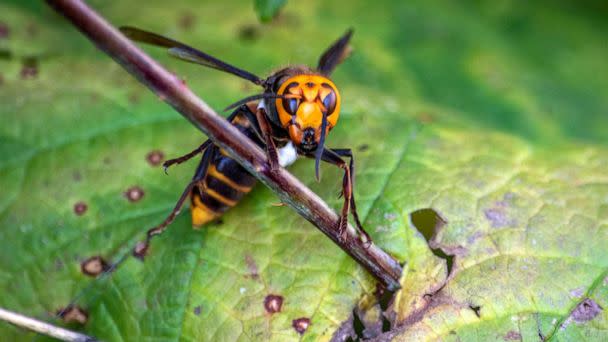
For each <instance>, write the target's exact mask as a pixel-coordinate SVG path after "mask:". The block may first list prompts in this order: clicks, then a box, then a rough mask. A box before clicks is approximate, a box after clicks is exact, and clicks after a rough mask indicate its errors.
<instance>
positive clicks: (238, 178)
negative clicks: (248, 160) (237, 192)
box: [213, 153, 256, 188]
mask: <svg viewBox="0 0 608 342" xmlns="http://www.w3.org/2000/svg"><path fill="white" fill-rule="evenodd" d="M213 164H214V165H215V168H216V169H217V171H218V172H219V173H221V174H223V175H224V176H225V177H226V178H228V179H230V180H231V181H233V182H234V183H236V184H238V185H241V186H244V187H248V188H250V187H252V186H253V185H254V184H255V181H256V179H255V177H253V176H252V175H251V174H250V173H249V172H247V170H245V169H244V168H243V167H242V166H241V165H240V164H239V163H237V162H236V161H235V160H234V159H232V158H229V157H226V156H224V155H221V154H219V153H218V155H217V156H216V158H215V160H214V161H213Z"/></svg>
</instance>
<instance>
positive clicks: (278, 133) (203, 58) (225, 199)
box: [120, 27, 370, 258]
mask: <svg viewBox="0 0 608 342" xmlns="http://www.w3.org/2000/svg"><path fill="white" fill-rule="evenodd" d="M120 30H121V31H122V33H124V34H125V35H126V36H127V37H129V38H130V39H132V40H134V41H139V42H142V43H147V44H151V45H156V46H160V47H165V48H167V49H168V52H169V54H170V55H171V56H173V57H176V58H179V59H181V60H184V61H187V62H191V63H196V64H200V65H204V66H206V67H210V68H214V69H218V70H221V71H224V72H227V73H230V74H233V75H236V76H238V77H240V78H242V79H245V80H247V81H250V82H252V83H254V84H255V85H258V86H261V87H262V88H263V92H262V93H261V94H258V95H253V96H249V97H246V98H244V99H242V100H240V101H237V102H236V103H234V104H232V105H230V106H228V107H227V108H226V110H229V109H234V111H233V112H232V113H231V114H230V115H229V116H228V118H227V120H228V121H229V122H231V123H232V124H233V125H234V126H235V127H237V128H238V129H239V130H240V131H241V132H242V133H243V134H245V135H246V136H247V137H249V138H250V139H251V140H253V141H254V142H255V143H256V144H257V145H258V146H260V147H261V148H264V149H266V152H267V155H268V159H269V163H270V166H271V168H273V169H276V168H277V167H278V166H279V165H280V166H287V165H290V164H291V163H293V162H294V161H295V160H296V158H297V157H298V156H305V157H309V158H314V159H315V176H316V178H317V180H319V163H320V161H325V162H328V163H330V164H333V165H336V166H338V167H339V168H341V169H343V170H344V177H343V181H342V193H341V195H342V196H343V197H344V205H343V206H342V211H341V215H340V221H339V229H340V236H342V237H344V236H345V232H346V227H347V222H348V213H349V212H350V213H351V214H352V215H353V218H354V220H355V222H356V225H357V229H358V230H359V232H360V234H362V235H363V236H364V237H365V238H366V240H367V241H370V239H369V236H368V235H367V233H366V232H365V230H363V227H362V225H361V222H360V220H359V217H358V215H357V207H356V204H355V195H354V192H353V184H354V172H355V165H354V158H353V154H352V151H351V150H350V149H331V148H327V147H326V146H325V139H326V136H327V134H328V133H329V132H330V131H331V130H332V128H334V127H335V126H336V124H337V122H338V118H339V116H340V93H339V92H338V88H337V87H336V85H335V84H334V83H333V82H332V81H331V80H330V79H329V76H330V74H331V73H332V71H333V70H334V69H335V68H336V66H337V65H338V64H340V63H341V62H342V61H343V60H344V59H345V58H346V57H348V55H349V54H350V47H349V45H348V42H349V41H350V38H351V36H352V34H353V31H352V30H349V31H347V32H346V33H345V34H344V35H343V36H342V37H341V38H339V39H338V40H337V41H335V42H334V43H333V44H332V45H331V46H330V47H329V48H328V49H327V50H326V51H325V52H324V53H323V54H322V55H321V57H320V59H319V63H318V65H317V68H316V69H311V68H309V67H307V66H303V65H298V66H290V67H286V68H283V69H280V70H278V71H276V72H274V73H272V74H271V75H270V76H268V77H267V78H265V79H262V78H260V77H258V76H256V75H254V74H252V73H250V72H247V71H245V70H242V69H239V68H237V67H235V66H232V65H230V64H228V63H226V62H223V61H221V60H219V59H217V58H215V57H213V56H210V55H208V54H206V53H204V52H202V51H199V50H197V49H194V48H192V47H190V46H188V45H186V44H183V43H180V42H177V41H175V40H172V39H169V38H166V37H163V36H160V35H158V34H155V33H151V32H147V31H143V30H140V29H137V28H133V27H122V28H121V29H120ZM198 154H202V159H201V161H200V163H199V165H198V167H197V169H196V172H195V173H194V177H193V178H192V180H191V181H190V183H189V184H188V186H187V187H186V189H185V190H184V192H183V193H182V195H181V197H180V198H179V200H178V201H177V204H176V205H175V208H174V209H173V211H172V212H171V213H170V214H169V216H168V217H167V218H166V219H165V220H164V221H163V222H162V223H161V224H159V225H158V226H156V227H153V228H151V229H150V230H148V232H147V237H146V240H145V242H141V243H140V244H138V246H137V247H136V248H135V249H134V251H133V253H134V255H135V256H136V257H139V258H143V257H144V256H145V254H146V251H147V249H148V247H149V245H150V240H151V239H152V237H153V236H155V235H158V234H161V233H162V232H163V231H165V230H166V229H167V227H168V226H169V224H171V222H173V220H174V219H175V217H176V216H177V214H178V213H179V211H180V210H181V208H182V206H183V205H184V203H185V201H186V199H188V197H190V204H191V215H192V224H193V226H195V227H200V226H201V225H203V224H205V223H207V222H210V221H212V220H214V219H216V218H218V217H220V216H221V215H222V214H223V213H224V212H225V211H227V210H228V209H229V208H231V207H233V206H235V205H236V204H237V203H238V202H239V200H240V199H241V198H242V197H243V195H245V194H246V193H248V192H249V191H250V190H251V188H252V187H253V185H254V183H255V182H256V179H255V177H254V176H253V175H251V174H250V173H249V172H248V171H247V170H245V169H244V168H243V167H242V166H241V165H239V164H238V163H237V162H236V161H235V160H234V159H232V158H231V157H230V156H228V155H227V154H226V152H225V151H223V150H222V149H221V148H219V147H218V146H216V145H214V144H213V143H212V142H211V141H210V140H206V141H205V142H204V143H203V144H201V145H200V146H199V147H197V148H196V149H194V150H193V151H192V152H190V153H188V154H186V155H183V156H181V157H179V158H175V159H171V160H167V161H166V162H165V163H164V164H163V167H164V168H165V171H166V170H167V168H169V167H170V166H171V165H174V164H180V163H182V162H184V161H186V160H189V159H191V158H193V157H195V156H197V155H198ZM343 157H346V158H349V159H350V161H349V163H347V162H346V161H344V159H342V158H343Z"/></svg>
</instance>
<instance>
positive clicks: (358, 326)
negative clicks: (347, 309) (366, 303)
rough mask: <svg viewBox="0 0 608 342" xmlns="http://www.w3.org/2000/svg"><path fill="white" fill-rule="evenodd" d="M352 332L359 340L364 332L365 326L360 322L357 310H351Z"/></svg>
mask: <svg viewBox="0 0 608 342" xmlns="http://www.w3.org/2000/svg"><path fill="white" fill-rule="evenodd" d="M353 330H354V331H355V334H356V335H357V337H358V338H359V339H362V338H363V331H364V330H365V324H363V321H362V320H361V317H359V315H358V314H357V310H353Z"/></svg>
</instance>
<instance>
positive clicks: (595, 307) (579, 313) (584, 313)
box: [571, 298, 603, 323]
mask: <svg viewBox="0 0 608 342" xmlns="http://www.w3.org/2000/svg"><path fill="white" fill-rule="evenodd" d="M602 310H603V308H602V307H601V306H599V304H597V303H596V302H595V301H594V300H593V299H589V298H585V300H583V301H582V302H580V303H579V304H578V305H577V306H576V308H575V309H574V311H572V315H571V316H572V319H574V321H575V322H578V323H583V322H587V321H590V320H592V319H594V318H595V316H597V315H598V314H599V313H600V312H601V311H602Z"/></svg>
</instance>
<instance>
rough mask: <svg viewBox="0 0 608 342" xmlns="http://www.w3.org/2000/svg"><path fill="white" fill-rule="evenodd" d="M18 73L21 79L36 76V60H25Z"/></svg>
mask: <svg viewBox="0 0 608 342" xmlns="http://www.w3.org/2000/svg"><path fill="white" fill-rule="evenodd" d="M19 74H20V76H21V79H22V80H29V79H33V78H36V76H38V62H37V61H36V60H35V59H27V60H25V61H24V62H23V65H22V66H21V71H20V72H19Z"/></svg>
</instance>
